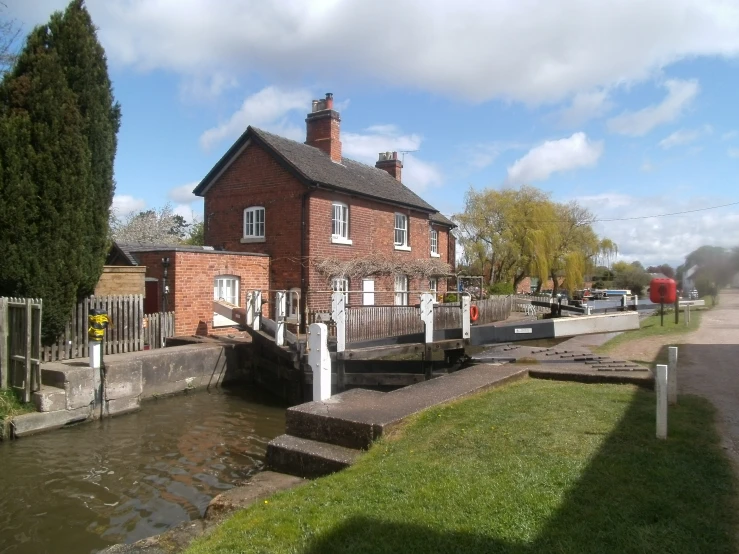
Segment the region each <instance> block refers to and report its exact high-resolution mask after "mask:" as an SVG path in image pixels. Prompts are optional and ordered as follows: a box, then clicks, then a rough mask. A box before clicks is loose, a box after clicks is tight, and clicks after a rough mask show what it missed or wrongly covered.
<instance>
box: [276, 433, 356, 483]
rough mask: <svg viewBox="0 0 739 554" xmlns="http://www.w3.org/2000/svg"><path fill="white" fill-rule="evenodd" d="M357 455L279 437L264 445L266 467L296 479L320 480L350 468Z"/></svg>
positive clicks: (300, 439) (301, 439)
mask: <svg viewBox="0 0 739 554" xmlns="http://www.w3.org/2000/svg"><path fill="white" fill-rule="evenodd" d="M360 454H361V452H360V451H359V450H354V449H352V448H344V447H343V446H337V445H335V444H327V443H325V442H318V441H314V440H310V439H303V438H300V437H293V436H292V435H281V436H279V437H277V438H276V439H274V440H272V441H271V442H270V443H269V445H268V446H267V467H268V468H269V469H271V470H273V471H279V472H281V473H288V474H290V475H297V476H298V477H308V478H313V477H321V476H323V475H328V474H330V473H335V472H337V471H341V470H342V469H344V468H345V467H349V466H350V465H351V464H353V463H354V462H355V461H356V459H357V457H359V455H360Z"/></svg>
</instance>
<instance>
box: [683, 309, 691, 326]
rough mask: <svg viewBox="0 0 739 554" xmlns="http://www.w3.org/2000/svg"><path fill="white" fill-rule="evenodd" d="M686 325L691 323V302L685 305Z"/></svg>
mask: <svg viewBox="0 0 739 554" xmlns="http://www.w3.org/2000/svg"><path fill="white" fill-rule="evenodd" d="M684 319H685V325H687V324H688V323H690V304H686V305H685V318H684Z"/></svg>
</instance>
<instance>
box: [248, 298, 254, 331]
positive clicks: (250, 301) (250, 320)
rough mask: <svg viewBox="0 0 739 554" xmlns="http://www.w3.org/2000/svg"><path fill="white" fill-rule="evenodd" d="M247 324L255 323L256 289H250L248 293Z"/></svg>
mask: <svg viewBox="0 0 739 554" xmlns="http://www.w3.org/2000/svg"><path fill="white" fill-rule="evenodd" d="M246 324H247V325H248V326H249V327H251V326H252V325H254V291H253V290H250V291H248V292H247V293H246Z"/></svg>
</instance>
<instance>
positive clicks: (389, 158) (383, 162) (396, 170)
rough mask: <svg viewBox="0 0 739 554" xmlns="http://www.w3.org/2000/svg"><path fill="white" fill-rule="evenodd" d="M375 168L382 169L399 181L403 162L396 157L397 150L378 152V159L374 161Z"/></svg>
mask: <svg viewBox="0 0 739 554" xmlns="http://www.w3.org/2000/svg"><path fill="white" fill-rule="evenodd" d="M375 167H376V168H377V169H384V170H385V171H387V172H388V173H389V174H390V175H392V176H393V177H395V178H396V179H397V180H398V181H400V173H401V172H402V170H403V162H401V161H400V160H399V159H398V153H397V152H380V156H379V159H378V160H377V162H375Z"/></svg>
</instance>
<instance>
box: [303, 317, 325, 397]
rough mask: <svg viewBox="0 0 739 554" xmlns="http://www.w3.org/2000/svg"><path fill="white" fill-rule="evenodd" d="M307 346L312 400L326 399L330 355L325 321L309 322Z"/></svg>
mask: <svg viewBox="0 0 739 554" xmlns="http://www.w3.org/2000/svg"><path fill="white" fill-rule="evenodd" d="M308 348H309V350H308V363H309V364H310V367H311V369H312V370H313V401H314V402H315V401H319V400H321V401H322V400H328V399H329V398H331V355H330V354H329V352H328V328H327V327H326V324H325V323H311V325H310V334H309V335H308Z"/></svg>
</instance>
